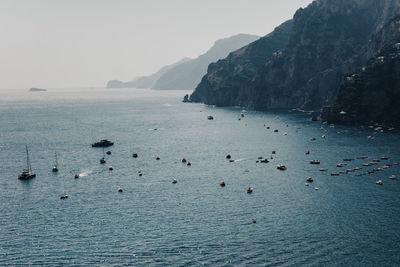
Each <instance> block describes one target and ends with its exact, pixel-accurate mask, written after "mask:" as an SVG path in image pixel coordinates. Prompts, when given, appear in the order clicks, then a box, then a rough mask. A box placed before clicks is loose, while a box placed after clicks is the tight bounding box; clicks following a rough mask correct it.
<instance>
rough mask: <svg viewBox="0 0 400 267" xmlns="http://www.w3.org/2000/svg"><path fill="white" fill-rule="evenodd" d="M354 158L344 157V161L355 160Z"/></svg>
mask: <svg viewBox="0 0 400 267" xmlns="http://www.w3.org/2000/svg"><path fill="white" fill-rule="evenodd" d="M353 160H354V159H351V158H346V159H343V161H353Z"/></svg>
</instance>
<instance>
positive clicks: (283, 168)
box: [18, 111, 398, 222]
mask: <svg viewBox="0 0 400 267" xmlns="http://www.w3.org/2000/svg"><path fill="white" fill-rule="evenodd" d="M243 112H244V111H243ZM243 112H242V113H240V116H239V120H240V119H241V118H243V117H244V113H243ZM207 119H208V120H213V119H214V117H213V116H211V115H210V116H208V117H207ZM287 126H288V125H287ZM264 127H265V128H266V129H271V127H270V126H267V125H265V124H264ZM331 127H334V126H333V125H331ZM296 128H297V129H299V128H298V127H296ZM377 130H380V131H382V129H380V128H378V129H377ZM273 132H275V133H278V132H279V129H274V130H273ZM296 132H297V131H296ZM283 135H287V133H286V132H285V133H284V134H283ZM322 138H323V139H326V135H322ZM316 140H317V139H316V138H315V137H312V138H311V139H310V141H316ZM112 145H114V143H113V142H111V141H109V140H106V139H103V140H100V141H99V142H95V143H93V144H92V147H102V148H103V157H102V158H101V159H100V163H101V164H105V163H106V157H105V154H107V155H111V151H110V150H109V151H107V152H105V151H104V148H105V147H109V146H112ZM275 154H276V151H275V150H273V151H271V155H270V156H269V157H261V156H260V157H258V158H257V160H256V163H269V162H270V160H272V159H273V155H275ZM305 154H306V155H310V154H311V152H310V150H307V151H306V152H305ZM26 156H27V168H26V169H25V170H24V171H23V172H22V173H21V174H20V175H19V177H18V178H19V179H21V180H29V179H31V178H34V177H36V174H35V173H33V172H32V168H31V164H30V159H29V152H28V147H27V146H26ZM132 157H133V158H137V157H138V154H137V153H133V154H132ZM226 159H227V160H229V162H235V160H234V159H232V156H231V155H230V154H227V155H226ZM356 159H357V160H365V159H368V156H358V157H356V158H344V159H343V162H341V163H338V164H337V165H336V167H337V168H344V167H346V166H347V165H348V163H347V162H352V161H355V160H356ZM156 160H160V157H159V156H157V157H156ZM387 160H389V157H386V156H382V157H380V158H379V159H373V160H372V161H370V162H364V163H362V164H361V166H356V167H353V168H347V169H345V170H342V171H338V172H332V173H331V176H339V175H344V174H349V173H356V174H355V176H363V175H368V174H372V173H375V172H379V171H382V170H384V169H388V168H390V167H391V166H392V165H398V163H393V164H384V165H382V166H380V167H376V168H373V169H369V170H367V171H364V172H361V171H362V170H363V168H366V167H370V166H376V165H377V164H378V163H379V162H381V161H387ZM181 162H182V163H184V164H186V165H187V166H191V164H192V163H191V162H190V161H188V160H187V159H186V158H182V160H181ZM320 163H321V162H320V161H319V160H317V159H313V160H310V164H312V165H319V164H320ZM276 168H277V169H278V170H280V171H286V170H287V167H286V166H285V165H283V164H279V165H277V166H276ZM109 170H110V171H112V170H113V167H112V166H109ZM52 171H53V172H58V160H57V153H55V164H54V166H53V169H52ZM319 171H321V172H323V171H328V170H327V169H324V168H320V169H319ZM138 175H139V176H142V175H143V173H142V171H141V170H140V171H138ZM74 177H75V178H80V174H75V176H74ZM389 178H390V179H392V180H395V179H397V177H396V176H395V175H391V176H390V177H389ZM177 182H178V180H176V179H173V180H172V183H173V184H176V183H177ZM313 182H314V179H313V178H312V177H307V178H306V183H305V185H306V186H309V185H310V183H313ZM376 184H378V185H383V181H382V180H377V181H376ZM219 185H220V186H221V187H225V186H226V184H225V182H224V181H221V182H220V183H219ZM314 189H315V190H318V189H319V188H318V187H314ZM253 190H254V188H252V187H249V188H247V193H248V194H251V193H253ZM118 192H123V189H122V188H121V187H119V188H118ZM60 198H61V199H66V198H68V195H67V194H64V195H62V196H60ZM253 222H255V220H254V221H253Z"/></svg>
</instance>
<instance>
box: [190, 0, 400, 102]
mask: <svg viewBox="0 0 400 267" xmlns="http://www.w3.org/2000/svg"><path fill="white" fill-rule="evenodd" d="M399 13H400V1H399V0H317V1H314V2H313V3H311V4H310V5H309V6H308V7H306V8H304V9H299V10H298V11H297V12H296V13H295V15H294V17H293V19H292V20H289V21H287V22H285V23H283V24H282V25H280V26H279V27H277V28H276V29H275V30H274V31H273V32H272V33H270V34H269V35H267V36H265V37H263V38H261V39H259V40H257V41H255V42H253V43H251V44H249V45H247V46H245V47H243V48H241V49H239V50H237V51H235V52H233V53H231V54H230V55H229V56H228V57H227V58H225V59H222V60H219V61H218V62H217V63H213V64H210V65H209V67H208V71H207V74H206V75H205V76H204V77H203V78H202V80H201V82H200V84H199V85H198V86H197V87H196V89H195V91H194V92H193V94H192V95H191V96H190V98H189V101H192V102H203V103H206V104H213V105H219V106H246V107H251V108H285V109H286V108H304V109H319V108H321V107H323V106H326V105H331V104H333V101H334V99H335V97H336V95H337V94H338V91H339V87H340V84H341V83H342V81H343V77H344V76H345V75H346V73H349V72H351V71H354V70H355V69H356V68H357V67H360V66H362V65H363V64H365V63H366V62H367V61H368V59H369V58H370V57H372V56H373V55H374V54H376V53H377V51H378V50H379V49H380V48H381V47H383V46H384V45H385V43H386V41H388V39H385V38H386V37H385V36H381V38H377V35H379V31H380V30H381V29H382V27H383V25H385V24H386V23H387V22H388V21H390V19H391V18H393V17H394V16H395V15H396V14H399ZM373 44H375V45H373Z"/></svg>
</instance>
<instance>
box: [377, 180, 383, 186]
mask: <svg viewBox="0 0 400 267" xmlns="http://www.w3.org/2000/svg"><path fill="white" fill-rule="evenodd" d="M375 183H376V184H377V185H383V182H382V180H378V181H376V182H375Z"/></svg>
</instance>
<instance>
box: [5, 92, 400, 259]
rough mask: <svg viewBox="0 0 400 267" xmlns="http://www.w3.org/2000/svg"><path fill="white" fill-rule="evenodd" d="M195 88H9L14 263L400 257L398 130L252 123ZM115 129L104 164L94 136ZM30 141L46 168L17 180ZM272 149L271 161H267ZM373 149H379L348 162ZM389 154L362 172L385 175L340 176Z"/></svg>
mask: <svg viewBox="0 0 400 267" xmlns="http://www.w3.org/2000/svg"><path fill="white" fill-rule="evenodd" d="M186 93H187V92H182V91H179V92H175V91H170V92H160V91H150V90H132V89H117V90H111V89H79V90H78V89H64V90H61V89H58V90H50V91H48V92H40V93H28V92H26V91H25V90H23V91H18V90H17V91H14V90H13V91H11V90H9V91H2V92H0V152H1V153H0V163H1V164H0V200H1V201H0V214H1V216H0V265H23V264H32V265H48V266H59V265H80V266H82V265H106V266H108V265H115V266H121V265H136V266H143V265H149V266H165V265H175V266H192V265H193V266H199V265H206V266H220V265H227V266H232V265H254V266H302V265H303V266H310V265H311V266H312V265H314V266H338V265H343V266H395V265H399V264H400V168H399V165H394V164H395V163H398V162H400V149H399V148H400V132H399V131H398V130H394V131H388V130H387V128H386V127H385V128H384V132H383V133H380V132H379V131H375V130H374V129H372V128H369V127H368V125H365V126H362V127H361V126H340V125H335V126H334V127H330V126H329V125H321V123H319V122H311V121H310V119H309V116H307V115H304V114H301V113H291V112H259V111H251V110H247V111H246V112H245V117H244V118H242V119H241V120H238V117H239V114H240V113H241V111H242V109H241V108H216V107H210V106H205V105H201V104H184V103H181V102H180V101H181V99H182V96H183V95H184V94H186ZM208 115H212V116H214V120H207V116H208ZM264 124H265V125H266V126H270V127H271V129H266V127H264ZM321 127H322V128H321ZM155 129H157V130H155ZM274 129H279V132H278V133H274V132H273V130H274ZM285 132H286V133H287V135H285V134H284V133H285ZM322 135H326V139H323V138H321V136H322ZM368 136H371V137H372V138H367V137H368ZM312 137H315V138H316V141H310V138H312ZM103 138H108V139H110V140H112V141H114V142H115V145H114V146H113V147H111V148H110V150H111V151H112V154H111V155H107V156H106V160H107V163H106V164H105V165H100V164H99V159H100V158H101V157H102V155H103V151H102V149H101V148H92V147H91V146H90V144H91V143H92V142H94V141H97V140H99V139H103ZM25 144H28V146H29V151H30V156H31V162H32V168H33V171H34V172H35V173H36V175H37V177H36V178H34V179H32V180H30V181H27V182H26V181H20V180H18V179H17V177H18V174H19V173H20V172H21V171H22V169H23V168H24V167H25V164H26V162H25ZM272 150H276V151H277V152H276V155H273V159H271V160H270V161H271V162H270V163H267V164H263V163H256V160H257V157H259V156H264V157H270V156H271V151H272ZM306 150H310V151H311V154H310V155H306V154H305V151H306ZM55 151H57V154H58V160H59V169H60V171H59V173H57V174H54V173H52V172H51V168H52V166H53V162H54V152H55ZM134 152H136V153H138V158H136V159H135V158H133V157H132V153H134ZM228 153H230V154H231V155H232V158H233V159H235V160H236V161H235V162H229V161H228V160H226V159H225V155H226V154H228ZM360 155H367V156H369V158H368V159H366V160H355V161H353V162H349V163H348V164H349V165H348V166H346V167H344V168H338V167H336V164H338V163H340V162H343V159H344V158H355V157H357V156H360ZM384 155H386V156H389V157H390V160H388V161H381V162H380V163H378V164H377V165H375V166H372V167H364V168H363V169H362V170H361V171H359V173H361V172H365V171H366V170H372V169H373V168H377V167H380V166H382V165H385V164H392V165H393V166H392V167H390V168H388V169H384V170H383V171H380V172H375V173H373V174H370V175H364V176H361V177H356V176H354V174H355V173H349V174H342V175H340V176H331V175H330V173H331V172H338V171H341V170H342V169H349V168H353V167H355V166H361V164H362V163H363V162H369V161H371V160H372V159H374V158H380V157H381V156H384ZM157 156H159V157H160V160H159V161H157V160H156V157H157ZM183 157H186V158H187V159H188V160H189V161H190V162H191V163H192V166H186V165H184V164H182V163H181V159H182V158H183ZM311 159H319V160H320V161H321V165H311V164H309V161H310V160H311ZM278 164H285V165H286V166H287V168H288V169H287V170H286V171H279V170H277V169H276V166H277V165H278ZM110 165H112V166H113V167H114V170H113V171H109V170H108V166H110ZM319 168H326V169H328V171H327V172H320V171H319ZM139 171H142V173H143V176H139V175H138V172H139ZM76 173H80V174H81V175H82V177H81V178H80V179H74V174H76ZM356 173H357V172H356ZM393 174H394V175H396V176H397V177H398V178H399V179H398V180H390V179H389V176H390V175H393ZM309 176H311V177H313V179H314V182H313V183H312V184H310V186H305V182H306V178H307V177H309ZM173 179H177V181H178V183H176V184H172V180H173ZM378 179H381V180H382V181H383V185H382V186H379V185H376V184H375V181H376V180H378ZM220 181H225V183H226V187H224V188H222V187H220V186H219V182H220ZM119 187H122V188H123V190H124V191H123V192H122V193H119V192H118V188H119ZM248 187H253V188H254V192H253V193H252V194H247V193H246V190H247V188H248ZM314 187H318V188H319V190H314ZM62 194H68V195H69V198H68V199H64V200H61V199H60V196H61V195H62ZM252 219H255V220H256V221H257V222H256V223H252Z"/></svg>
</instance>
